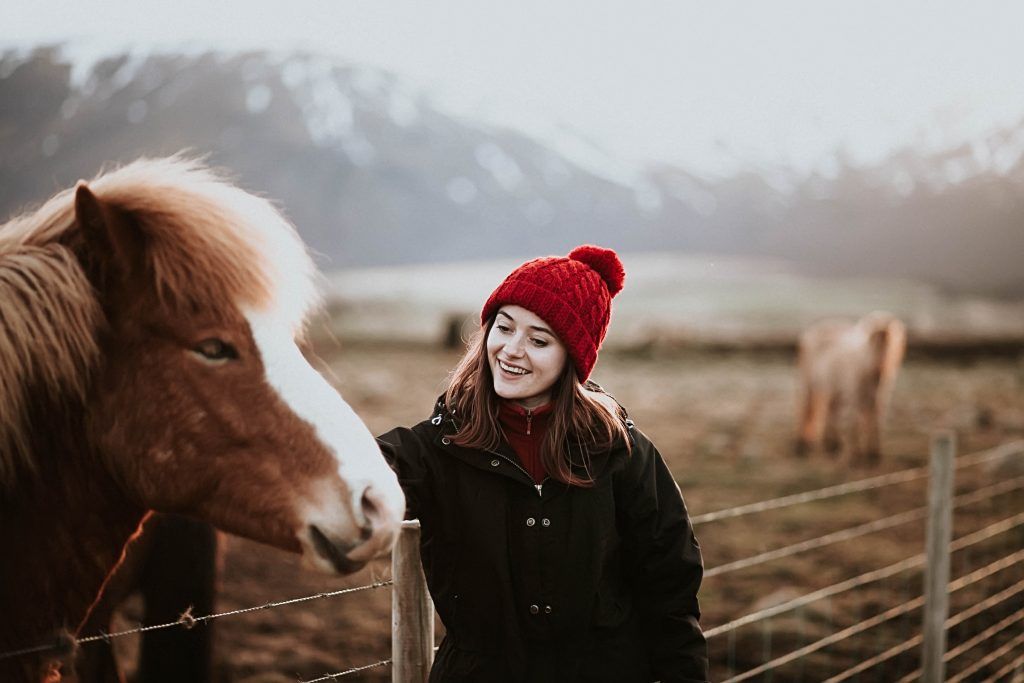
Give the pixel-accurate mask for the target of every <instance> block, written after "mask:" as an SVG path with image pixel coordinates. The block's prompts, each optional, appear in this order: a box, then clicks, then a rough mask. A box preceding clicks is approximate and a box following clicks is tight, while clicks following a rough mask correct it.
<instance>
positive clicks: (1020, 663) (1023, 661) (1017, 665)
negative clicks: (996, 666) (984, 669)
mask: <svg viewBox="0 0 1024 683" xmlns="http://www.w3.org/2000/svg"><path fill="white" fill-rule="evenodd" d="M1021 667H1024V655H1021V656H1019V657H1017V659H1015V660H1013V661H1012V662H1010V663H1009V664H1007V665H1006V666H1004V667H1003V668H1002V669H1000V670H999V671H997V672H995V673H994V674H992V678H987V679H985V683H995V681H998V680H999V679H1000V678H1002V677H1003V676H1005V675H1006V674H1008V673H1010V672H1011V671H1013V670H1014V669H1016V670H1017V675H1016V676H1014V677H1013V680H1012V681H1011V683H1018V682H1019V681H1021V680H1024V675H1021Z"/></svg>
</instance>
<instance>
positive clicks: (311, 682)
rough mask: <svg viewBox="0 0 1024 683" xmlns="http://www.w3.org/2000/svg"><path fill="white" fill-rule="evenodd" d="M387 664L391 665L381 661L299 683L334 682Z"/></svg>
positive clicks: (387, 661) (389, 662) (385, 660)
mask: <svg viewBox="0 0 1024 683" xmlns="http://www.w3.org/2000/svg"><path fill="white" fill-rule="evenodd" d="M389 664H391V660H390V659H382V660H381V661H379V662H374V663H373V664H366V665H364V666H357V667H356V668H354V669H346V670H345V671H339V672H338V673H336V674H324V675H323V676H321V677H320V678H313V679H311V680H308V681H299V683H324V681H336V680H338V679H339V678H343V677H345V676H350V675H352V674H355V673H359V672H360V671H366V670H368V669H376V668H377V667H378V666H387V665H389Z"/></svg>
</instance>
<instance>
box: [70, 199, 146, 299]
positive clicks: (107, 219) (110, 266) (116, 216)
mask: <svg viewBox="0 0 1024 683" xmlns="http://www.w3.org/2000/svg"><path fill="white" fill-rule="evenodd" d="M75 220H76V221H77V222H78V226H79V229H80V230H81V234H82V238H83V244H84V246H83V251H82V253H81V254H79V258H80V260H81V262H82V266H83V268H84V269H85V271H86V274H87V275H88V277H89V279H90V280H91V281H92V283H93V286H95V287H96V288H97V289H101V290H102V289H106V288H107V287H109V286H111V285H114V284H124V283H125V282H126V281H127V280H128V279H129V278H130V277H131V275H132V273H134V272H135V270H136V269H137V268H138V267H139V266H140V265H141V263H142V238H141V235H140V234H139V231H138V228H137V227H136V226H135V225H134V224H133V223H132V221H131V220H130V219H129V218H128V216H126V215H125V214H124V213H123V212H121V211H120V210H118V209H117V208H116V207H113V206H110V205H109V204H107V203H105V202H104V201H102V200H101V199H100V198H99V197H97V196H96V195H95V194H93V192H92V190H91V189H89V185H88V184H87V183H86V182H85V181H84V180H80V181H78V185H77V186H76V187H75Z"/></svg>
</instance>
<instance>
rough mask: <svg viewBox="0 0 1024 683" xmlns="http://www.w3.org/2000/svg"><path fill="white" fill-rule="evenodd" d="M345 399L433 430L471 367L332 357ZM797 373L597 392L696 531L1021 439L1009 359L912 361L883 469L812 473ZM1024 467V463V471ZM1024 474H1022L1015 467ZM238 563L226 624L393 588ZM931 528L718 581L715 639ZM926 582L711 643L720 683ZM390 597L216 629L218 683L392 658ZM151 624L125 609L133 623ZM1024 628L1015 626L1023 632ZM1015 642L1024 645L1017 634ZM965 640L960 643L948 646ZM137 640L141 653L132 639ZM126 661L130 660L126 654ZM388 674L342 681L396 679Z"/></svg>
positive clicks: (912, 618)
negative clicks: (730, 513) (730, 625)
mask: <svg viewBox="0 0 1024 683" xmlns="http://www.w3.org/2000/svg"><path fill="white" fill-rule="evenodd" d="M320 353H321V356H322V357H323V358H324V360H325V363H326V364H327V365H328V366H329V368H330V371H331V372H332V373H333V375H334V377H335V381H336V384H337V386H338V387H339V389H340V390H341V392H342V393H343V395H344V396H345V397H346V398H347V399H348V400H349V401H350V402H351V403H352V404H353V406H354V407H355V409H356V410H357V412H359V414H360V415H362V416H363V417H364V419H365V420H366V422H367V423H368V424H369V426H370V427H371V429H372V430H373V431H374V432H375V433H378V432H381V431H384V430H386V429H388V428H390V427H392V426H394V425H396V424H412V423H414V422H416V421H418V420H420V419H422V418H423V417H424V416H426V415H427V414H428V412H429V410H430V408H431V405H432V401H433V399H434V397H435V396H436V395H437V394H438V393H439V392H440V391H441V390H442V389H443V386H444V382H445V378H446V373H447V371H448V369H449V368H450V367H452V366H453V364H454V363H455V361H456V359H457V355H456V354H455V353H453V352H448V351H442V350H438V349H436V348H433V347H423V346H420V347H417V346H392V347H382V346H380V345H374V344H347V345H345V347H344V348H342V349H338V348H337V347H336V346H333V345H331V346H322V347H321V348H320ZM791 365H792V364H791V361H790V360H789V359H787V358H785V357H783V356H778V355H772V356H753V355H742V354H733V355H697V354H666V355H660V356H659V355H657V354H654V355H651V354H645V355H643V356H637V355H632V354H626V353H605V354H603V355H602V358H601V361H600V362H599V364H598V367H597V369H596V371H595V375H594V377H595V379H596V380H597V381H598V382H600V383H601V384H603V385H604V386H605V387H606V388H608V389H609V391H611V392H612V393H613V394H615V395H616V396H617V398H619V400H620V401H621V402H623V403H624V404H625V405H626V406H627V407H628V408H629V410H630V412H631V414H632V416H633V417H634V419H635V420H636V423H637V425H638V426H639V427H640V428H641V429H642V430H644V431H645V432H646V433H647V434H648V435H649V436H650V437H651V438H652V439H653V441H654V442H655V443H656V444H657V445H658V446H659V449H660V450H661V452H662V453H663V455H664V456H665V458H666V460H667V461H668V462H669V464H670V466H671V468H672V470H673V473H674V474H675V476H676V478H677V480H678V481H679V484H680V486H681V489H682V491H683V494H684V497H685V498H686V501H687V504H688V507H689V509H690V513H691V515H694V516H696V515H699V514H703V513H707V512H711V511H714V510H720V509H724V508H728V507H731V506H734V505H738V504H742V503H747V502H752V501H758V500H764V499H768V498H773V497H776V496H780V495H786V494H789V493H794V492H798V491H805V490H813V489H818V488H821V487H824V486H828V485H831V484H835V483H839V482H843V481H848V480H854V479H861V478H864V477H867V476H872V475H875V474H878V473H880V472H888V471H896V470H902V469H906V468H909V467H915V466H919V465H922V464H924V463H925V462H926V461H927V451H928V439H929V433H930V432H931V431H932V430H934V429H937V428H942V427H946V428H952V429H955V430H956V432H957V434H958V436H959V448H960V452H961V453H969V452H973V451H976V450H979V449H984V448H987V447H990V446H993V445H995V444H998V443H1001V442H1005V441H1008V440H1011V439H1018V438H1024V365H1022V364H1021V363H1019V362H1017V361H1008V360H975V361H972V362H969V363H959V364H937V363H929V362H916V363H915V362H912V363H910V364H909V365H907V366H906V367H905V368H904V370H903V372H902V374H901V375H900V377H899V379H898V381H897V385H896V391H895V396H894V400H893V407H892V411H891V414H890V419H889V421H888V423H887V428H886V429H885V431H884V442H883V449H884V451H885V457H884V459H883V462H882V464H881V466H880V467H879V468H877V469H873V470H850V469H847V468H846V467H845V466H844V465H843V464H841V463H837V462H835V461H832V460H830V459H828V458H826V457H825V456H818V457H812V458H810V459H808V460H800V459H797V458H794V457H793V456H791V454H790V452H791V445H792V440H793V430H794V424H793V423H794V414H795V389H796V387H795V381H794V379H795V378H794V371H793V368H792V366H791ZM1021 461H1024V458H1022V459H1021ZM1018 464H1024V462H1019V463H1018ZM1022 474H1024V467H1018V468H1017V469H1015V470H1013V471H1012V472H1011V468H1009V467H1007V468H1005V469H1004V470H996V469H993V468H992V467H983V466H977V467H973V468H968V469H965V470H962V471H960V472H958V474H957V477H958V478H957V482H956V486H957V490H958V492H959V491H967V490H973V489H975V488H977V487H980V486H983V485H987V484H990V483H993V482H996V481H1001V480H1005V479H1007V478H1010V477H1011V476H1019V475H1022ZM923 486H924V484H923V482H920V481H919V482H916V483H913V484H903V485H899V486H893V487H888V488H885V489H879V490H877V491H873V492H868V493H862V494H852V495H848V496H844V497H841V498H835V499H831V500H829V501H822V502H820V503H815V504H809V505H801V506H795V507H791V508H786V509H783V510H778V511H774V512H769V513H763V514H758V515H753V516H749V517H743V518H739V519H735V520H730V521H723V522H713V523H708V524H706V525H701V526H700V527H698V528H697V535H698V538H699V540H700V542H701V544H702V546H703V550H704V558H705V564H706V566H707V567H709V568H710V567H715V566H718V565H721V564H723V563H724V562H728V561H732V560H735V559H738V558H743V557H747V556H750V555H755V554H757V553H759V552H762V551H765V550H769V549H772V548H777V547H780V546H784V545H787V544H789V543H793V542H796V541H800V540H804V539H809V538H815V537H818V536H820V535H822V534H824V533H828V532H831V531H835V530H839V529H843V528H847V527H850V526H853V525H854V524H857V523H861V522H866V521H869V520H872V519H877V518H880V517H884V516H888V515H891V514H895V513H898V512H900V511H904V510H909V509H912V508H915V507H918V506H921V505H923V504H924V503H925V496H924V488H923ZM1022 511H1024V496H1021V495H1020V493H1019V491H1018V492H1017V493H1016V494H1008V495H1003V496H1000V497H997V498H993V499H991V500H989V501H987V502H984V503H979V504H975V505H972V506H968V507H967V508H965V509H964V510H963V511H958V513H957V515H956V520H955V524H956V528H955V536H961V535H963V534H965V533H968V532H971V531H974V530H976V529H978V528H981V527H983V526H985V525H986V524H989V523H991V522H992V521H994V520H997V519H1002V518H1004V517H1008V516H1010V515H1012V514H1016V513H1020V512H1022ZM1021 547H1024V534H1022V533H1021V530H1020V529H1019V528H1018V529H1015V530H1014V532H1013V533H1009V534H1003V535H1001V536H998V537H996V538H994V539H993V540H992V541H991V542H987V543H985V544H980V545H978V546H977V547H974V548H972V549H971V550H970V551H969V552H968V551H965V552H962V553H957V554H956V555H954V558H953V569H952V574H953V576H954V577H956V576H959V575H962V574H964V573H966V572H967V571H970V570H973V569H977V568H978V567H980V566H983V565H985V564H987V563H988V562H990V561H991V560H992V559H993V558H994V557H998V556H1001V555H1005V554H1007V553H1008V552H1010V551H1011V549H1012V550H1016V549H1019V548H1021ZM226 548H227V551H226V555H225V558H224V571H223V582H222V583H223V591H222V598H221V601H220V604H219V609H221V610H228V609H235V608H240V607H248V606H252V605H259V604H263V603H265V602H268V601H271V600H280V599H286V598H292V597H297V596H301V595H306V594H311V593H316V592H319V591H326V590H332V589H336V588H338V587H342V586H357V585H362V584H366V583H370V582H371V581H373V580H374V579H378V578H382V577H383V578H386V577H388V576H389V574H390V567H389V564H388V563H387V562H384V561H381V562H379V563H377V564H375V565H374V566H371V567H369V568H367V569H365V570H363V571H362V572H360V573H359V574H357V575H355V576H352V577H348V578H345V579H327V578H324V577H322V576H319V575H315V574H310V573H306V572H303V571H302V570H301V569H299V567H298V562H297V559H296V558H294V557H292V556H290V555H287V554H285V553H282V552H278V551H275V550H272V549H269V548H265V547H263V546H260V545H257V544H254V543H251V542H248V541H243V540H240V539H235V538H230V539H228V540H227V543H226ZM923 548H924V531H923V524H921V523H911V524H906V525H902V526H900V527H897V528H895V529H892V530H890V531H886V532H884V533H880V534H874V535H869V536H865V537H861V538H859V539H857V540H854V541H848V542H845V543H841V544H837V545H833V546H830V547H828V548H826V549H823V550H818V551H813V552H807V553H802V554H800V555H796V556H793V557H790V558H787V559H784V560H780V561H777V562H773V563H771V564H767V565H763V566H760V567H756V568H751V569H747V570H742V571H737V572H733V573H728V574H723V575H720V576H716V577H712V578H710V579H708V580H706V582H705V585H704V587H703V589H702V592H701V604H702V608H703V611H704V616H703V618H702V623H703V624H704V626H705V628H709V627H713V626H717V625H719V624H722V623H725V622H728V621H730V620H732V619H735V618H737V617H739V616H741V615H743V614H746V613H748V612H751V611H754V610H756V609H760V608H762V607H765V606H767V605H770V604H774V603H778V602H781V601H784V600H786V599H789V598H792V597H795V596H798V595H802V594H805V593H808V592H810V591H812V590H814V589H818V588H821V587H823V586H827V585H830V584H833V583H835V582H837V581H840V580H844V579H847V578H849V577H852V576H854V575H857V574H859V573H862V572H866V571H870V570H872V569H877V568H879V567H883V566H885V565H888V564H891V563H893V562H896V561H898V560H901V559H903V558H906V557H909V556H911V555H914V554H916V553H918V552H921V551H922V550H923ZM1021 579H1024V565H1020V564H1018V565H1017V566H1015V567H1012V568H1010V569H1008V570H1007V571H1005V572H1002V573H1000V574H999V575H997V576H994V577H993V578H992V580H990V581H987V582H982V583H980V584H979V586H980V588H978V589H977V590H974V589H971V590H964V591H961V592H958V593H957V594H955V595H954V596H953V599H952V601H951V602H952V604H951V612H953V613H955V612H957V611H959V610H961V609H963V608H964V607H965V606H966V605H969V604H972V603H975V602H977V601H979V600H980V599H981V598H982V597H983V596H984V595H988V594H991V593H994V592H995V591H996V590H998V589H1001V588H1003V587H1005V586H1006V585H1009V584H1011V583H1013V582H1015V581H1020V580H1021ZM921 581H922V580H921V574H920V572H913V571H908V572H905V573H902V574H900V575H898V576H895V577H893V578H891V579H887V580H885V581H881V582H878V583H876V584H872V585H871V586H870V587H868V588H867V589H864V590H859V591H855V592H850V593H846V594H843V595H840V596H836V597H834V598H832V599H830V600H824V601H820V602H816V603H814V604H812V605H809V606H807V607H806V608H804V609H802V610H800V611H798V612H795V613H790V614H787V615H783V616H780V617H778V618H775V619H772V620H769V621H767V622H765V623H764V624H755V625H752V626H749V627H745V628H743V629H740V630H739V631H737V632H736V633H735V634H734V635H732V636H726V635H723V636H721V637H719V638H715V639H713V640H712V641H711V644H710V649H711V654H712V662H713V678H714V680H722V679H723V678H725V677H726V676H727V674H728V672H729V671H734V672H739V671H744V670H746V669H749V668H752V667H754V666H756V665H758V664H760V663H761V662H763V661H766V660H767V659H771V658H772V657H776V656H779V655H781V654H783V653H785V652H786V651H787V650H789V649H792V648H793V647H795V646H799V645H802V644H805V643H807V642H810V641H813V640H815V639H817V638H818V637H822V636H824V635H827V634H828V633H831V632H833V631H836V630H839V629H840V628H842V627H845V626H848V625H850V624H852V623H855V622H857V621H859V620H861V619H863V618H867V617H869V616H871V615H873V614H876V613H878V612H881V611H884V610H885V609H887V608H889V607H891V606H893V605H895V604H899V603H902V602H905V601H907V600H910V599H911V598H913V597H915V596H917V595H919V594H920V592H921ZM387 591H388V589H382V590H375V591H367V592H362V593H356V594H353V595H346V596H341V597H337V598H331V599H326V600H320V601H317V602H312V603H304V604H302V605H296V606H291V607H284V608H279V609H274V610H265V611H260V612H255V613H251V614H248V615H245V616H241V617H233V618H230V619H225V620H223V621H221V622H219V623H217V624H216V629H217V653H218V655H217V656H218V670H219V673H220V676H221V680H223V681H231V682H233V683H235V682H237V683H242V682H245V683H271V682H273V683H278V682H280V683H284V682H285V681H287V682H289V683H292V682H294V681H296V680H308V679H311V678H316V677H318V676H322V675H324V674H326V673H331V672H338V671H342V670H345V669H348V668H351V667H355V666H360V665H363V664H368V663H371V662H374V661H378V660H382V659H386V658H388V657H390V644H389V643H390V618H389V614H390V612H389V610H390V595H389V593H388V592H387ZM1022 608H1024V601H1022V600H1021V598H1020V596H1017V598H1016V599H1015V601H1011V602H1009V603H1007V604H1006V605H1005V606H1004V608H1003V609H1001V610H995V611H992V612H990V613H986V616H985V617H979V619H978V620H975V621H972V622H970V623H969V624H967V625H966V626H968V627H969V628H968V629H967V630H968V631H969V632H970V633H973V632H976V631H978V630H980V629H981V628H982V627H981V626H979V625H978V624H980V623H982V622H984V623H986V624H987V623H992V622H993V621H994V620H995V619H997V618H1002V617H1003V616H1005V615H1006V614H1008V613H1009V612H1008V611H1007V610H1010V609H1016V610H1020V609H1022ZM136 610H137V605H135V606H134V607H133V606H131V605H129V608H128V610H127V612H126V613H127V614H128V615H129V616H130V615H131V614H132V613H133V612H134V611H136ZM919 628H920V627H919V617H918V615H917V613H916V612H915V613H911V614H909V615H907V616H906V617H902V618H900V619H896V620H893V621H892V622H890V623H888V624H887V625H886V627H885V628H879V629H873V630H871V631H869V632H867V633H865V634H863V635H862V636H860V637H858V638H854V639H850V640H848V641H845V642H843V643H840V644H838V645H837V646H834V647H830V648H828V649H825V650H823V651H822V652H820V653H817V654H815V655H813V656H809V657H806V658H803V659H801V660H799V661H798V662H795V663H794V664H792V665H789V666H787V667H784V668H780V669H778V670H776V671H775V672H774V674H773V676H767V675H766V676H764V677H762V678H759V679H756V680H776V681H816V680H822V679H823V678H825V677H827V676H828V675H831V674H833V673H835V672H838V671H842V670H844V669H845V668H847V667H849V666H852V665H853V664H854V663H856V662H858V661H862V660H864V659H866V658H868V657H870V656H872V655H873V654H876V653H878V652H881V651H882V650H884V649H886V648H887V647H889V646H891V645H894V644H897V643H899V642H902V641H903V640H905V639H906V638H908V637H910V636H912V635H914V634H915V633H917V632H918V631H919ZM1018 629H1019V626H1018ZM1018 632H1019V631H1018ZM966 637H968V636H962V635H959V632H954V633H953V634H951V637H950V638H951V642H952V643H954V644H955V643H956V642H957V638H960V640H961V641H962V640H963V639H966ZM1005 637H1006V636H998V635H997V636H995V637H994V639H993V640H992V641H991V642H989V643H987V644H986V645H985V646H983V647H979V648H976V649H975V650H974V651H972V652H971V653H966V654H965V655H964V656H963V657H961V658H958V659H957V660H956V662H955V663H954V664H955V666H951V670H953V671H955V670H957V667H958V666H959V667H962V666H963V665H965V664H966V662H968V661H971V660H972V659H976V658H977V657H979V656H980V655H981V654H983V653H985V652H987V651H989V650H991V649H993V648H994V647H996V645H997V644H998V643H999V642H1002V641H1001V639H1003V640H1005ZM125 640H128V639H125ZM118 645H119V647H121V648H122V650H123V651H124V652H126V653H128V654H129V656H130V650H131V648H132V643H130V642H122V643H119V644H118ZM917 657H918V654H917V650H913V651H912V652H911V654H909V655H907V656H903V657H900V658H896V659H894V660H893V661H892V662H891V663H890V666H889V668H887V669H885V670H882V671H879V670H874V671H872V672H870V676H865V677H862V678H860V679H858V680H884V681H890V680H895V678H897V677H898V676H896V672H900V674H902V673H906V672H908V671H912V670H913V669H914V668H915V667H916V666H917ZM389 676H390V671H389V670H388V669H387V668H380V669H374V670H371V671H368V672H365V673H361V674H358V675H356V676H353V677H351V678H346V679H344V680H365V681H386V680H390V678H389Z"/></svg>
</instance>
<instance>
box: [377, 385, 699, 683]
mask: <svg viewBox="0 0 1024 683" xmlns="http://www.w3.org/2000/svg"><path fill="white" fill-rule="evenodd" d="M626 425H627V427H628V433H629V435H630V438H631V439H632V446H633V447H632V452H631V453H630V452H628V451H627V449H626V447H625V443H623V442H621V440H620V443H619V444H618V445H616V446H613V447H612V448H611V449H610V450H609V451H606V452H601V453H590V454H589V457H590V461H591V474H592V476H593V477H594V479H595V485H594V486H593V487H592V488H580V487H571V486H567V485H565V484H562V483H559V482H557V481H554V480H552V479H548V480H547V481H545V483H544V484H543V485H542V486H536V485H535V484H534V482H533V480H532V479H531V478H530V476H529V475H528V474H527V473H526V471H525V470H523V469H522V468H521V467H520V466H519V463H518V460H517V458H516V456H515V454H514V452H513V451H512V450H511V448H510V447H509V446H508V445H503V446H502V447H501V448H499V449H497V450H496V451H481V450H473V449H467V448H461V447H459V446H456V445H455V444H453V443H452V442H451V439H450V437H451V435H452V434H454V433H455V432H456V430H457V425H456V422H455V420H454V419H453V417H452V415H451V414H450V413H449V412H448V411H447V409H446V407H445V404H444V401H443V398H442V399H441V400H439V401H438V402H437V404H436V405H435V409H434V413H433V415H432V416H431V417H430V418H428V419H426V420H424V421H423V422H421V423H420V424H418V425H416V426H414V427H412V428H411V429H410V428H404V427H403V428H398V429H394V430H392V431H390V432H388V433H387V434H384V435H382V436H380V437H379V438H378V441H379V443H380V445H381V448H382V450H383V451H384V454H385V456H386V457H387V458H388V460H389V462H390V463H391V464H392V467H394V469H395V470H396V472H397V473H398V478H399V481H400V482H401V484H402V488H403V489H404V490H405V494H406V497H407V500H408V510H407V517H409V518H418V519H419V520H420V523H421V525H422V545H421V552H422V557H423V568H424V571H425V573H426V577H427V583H428V585H429V588H430V593H431V596H432V597H433V599H434V605H435V606H436V608H437V611H438V614H440V616H441V620H442V622H443V623H444V625H445V628H446V630H447V636H446V637H445V639H444V641H443V643H442V644H441V647H440V650H439V651H438V653H437V656H436V658H435V662H434V667H433V669H432V670H431V675H430V680H431V682H432V683H461V682H470V681H472V682H473V683H478V682H479V683H505V682H507V683H527V682H528V683H543V682H544V681H551V682H552V683H554V682H557V683H571V682H573V681H577V682H579V683H584V682H588V683H589V682H591V681H593V682H597V681H608V682H609V683H611V682H614V683H628V682H631V681H636V682H638V683H639V682H644V683H647V682H650V681H656V680H660V681H663V682H664V683H668V682H670V681H672V682H677V681H678V682H684V681H686V682H689V681H706V680H707V646H706V643H705V640H704V636H703V634H702V633H701V630H700V627H699V625H698V623H697V618H698V616H699V609H698V606H697V589H698V587H699V586H700V582H701V577H702V575H703V566H702V562H701V555H700V548H699V546H698V544H697V540H696V539H695V538H694V536H693V531H692V528H691V526H690V522H689V518H688V517H687V513H686V507H685V505H684V504H683V499H682V496H681V495H680V493H679V488H678V486H677V485H676V483H675V481H674V480H673V479H672V476H671V474H670V472H669V470H668V468H667V467H666V465H665V462H664V460H663V459H662V457H661V455H660V454H659V453H658V451H657V449H656V448H655V447H654V445H653V444H652V443H651V442H650V441H649V440H648V439H647V437H646V436H644V435H643V433H642V432H640V430H638V429H637V428H635V427H634V426H633V423H632V422H631V421H629V420H627V421H626ZM573 461H574V462H580V458H579V457H578V455H577V456H576V457H574V458H573Z"/></svg>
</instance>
